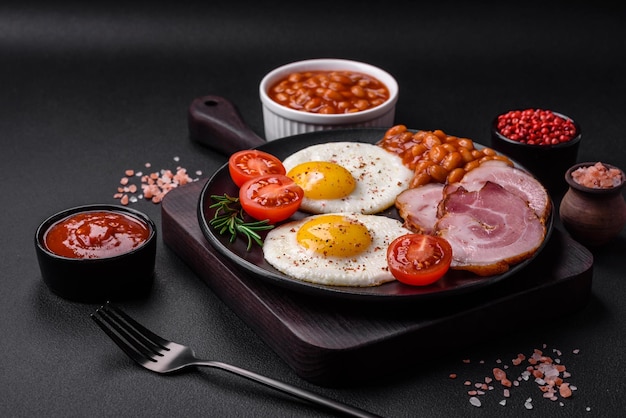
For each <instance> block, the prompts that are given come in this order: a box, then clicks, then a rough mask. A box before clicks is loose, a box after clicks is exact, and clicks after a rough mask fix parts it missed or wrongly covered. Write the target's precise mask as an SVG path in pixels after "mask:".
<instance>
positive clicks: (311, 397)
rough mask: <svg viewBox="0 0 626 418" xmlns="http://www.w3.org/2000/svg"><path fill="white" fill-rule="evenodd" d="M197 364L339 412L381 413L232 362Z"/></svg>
mask: <svg viewBox="0 0 626 418" xmlns="http://www.w3.org/2000/svg"><path fill="white" fill-rule="evenodd" d="M194 365H196V366H206V367H215V368H218V369H222V370H226V371H228V372H231V373H234V374H236V375H239V376H242V377H245V378H247V379H250V380H253V381H255V382H258V383H262V384H264V385H265V386H269V387H271V388H274V389H277V390H279V391H281V392H284V393H287V394H289V395H292V396H295V397H296V398H300V399H304V400H306V401H309V402H312V403H315V404H318V405H322V406H325V407H327V408H330V409H333V410H335V411H338V412H342V413H344V414H346V415H348V416H353V417H361V418H376V417H377V418H380V416H379V415H375V414H372V413H370V412H367V411H364V410H362V409H359V408H355V407H353V406H350V405H346V404H344V403H341V402H337V401H334V400H332V399H329V398H326V397H324V396H321V395H318V394H316V393H313V392H309V391H308V390H304V389H301V388H297V387H295V386H291V385H289V384H287V383H284V382H281V381H278V380H274V379H272V378H270V377H267V376H262V375H260V374H257V373H254V372H251V371H249V370H245V369H241V368H239V367H237V366H233V365H231V364H227V363H222V362H219V361H198V362H194Z"/></svg>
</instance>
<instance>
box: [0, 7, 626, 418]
mask: <svg viewBox="0 0 626 418" xmlns="http://www.w3.org/2000/svg"><path fill="white" fill-rule="evenodd" d="M203 3H205V4H204V5H202V4H201V3H200V2H195V3H187V2H171V3H170V4H167V5H165V4H163V5H161V4H159V3H156V2H155V3H152V2H151V3H147V2H146V3H145V4H143V3H141V4H140V3H134V4H131V5H123V3H122V2H107V3H104V2H102V3H100V2H75V3H70V2H40V3H32V2H28V1H26V2H19V3H18V4H16V5H11V2H10V3H9V4H6V2H3V4H2V5H0V80H1V81H2V87H1V92H0V141H1V144H2V147H1V149H0V161H1V163H2V173H3V179H2V181H0V195H2V199H3V202H4V203H3V209H2V213H3V215H2V221H1V222H2V228H1V232H2V233H1V234H0V243H1V248H2V257H1V258H0V260H1V261H0V271H1V272H2V273H1V274H0V389H1V394H0V415H2V416H23V417H27V416H55V417H56V416H58V417H61V416H63V417H68V416H74V417H84V416H187V417H190V416H272V417H278V416H285V417H286V416H324V415H325V414H327V412H326V411H323V410H321V409H320V408H317V407H311V406H310V405H307V404H305V403H303V402H300V401H297V400H294V399H292V398H290V397H288V396H285V395H282V394H279V393H276V392H273V391H271V390H270V389H266V388H264V387H260V386H257V385H255V384H253V383H251V382H248V381H245V380H243V379H239V378H236V377H234V376H231V375H228V374H225V373H223V372H219V371H213V370H208V369H201V370H198V371H192V372H189V373H184V374H177V375H174V376H168V377H164V376H160V375H157V374H153V373H151V372H148V371H145V370H143V369H141V368H139V367H138V366H136V365H135V364H134V363H132V362H131V360H129V359H128V358H127V357H126V356H125V355H124V354H123V353H122V352H121V350H119V349H118V348H117V347H116V346H115V345H114V344H113V343H112V342H111V341H110V340H108V338H107V337H106V336H105V335H104V334H103V333H102V331H101V330H100V329H98V328H97V326H96V325H95V324H94V323H93V321H92V320H91V319H90V317H89V314H90V313H92V312H93V311H94V310H95V309H96V308H97V306H98V305H96V304H86V303H77V302H70V301H67V300H64V299H62V298H59V297H58V296H56V295H54V294H52V293H51V292H50V291H49V290H48V288H47V287H46V286H45V284H44V283H43V281H42V279H41V274H40V271H39V267H38V264H37V260H36V256H35V250H34V245H33V237H34V233H35V229H36V228H37V226H38V224H39V223H40V222H41V221H42V220H43V219H45V218H46V217H48V216H49V215H52V214H53V213H55V212H57V211H60V210H63V209H65V208H69V207H73V206H77V205H82V204H90V203H118V201H117V200H116V199H115V198H114V197H113V195H114V193H115V192H116V189H117V186H118V184H119V181H120V178H121V177H123V175H124V171H125V170H126V169H134V170H138V171H144V172H148V171H150V170H152V171H157V170H159V169H161V168H164V169H175V168H176V167H177V166H182V167H185V168H186V169H187V170H188V172H189V173H190V175H191V176H192V177H197V178H199V181H201V180H202V179H206V178H208V177H209V176H210V175H211V174H212V173H213V172H214V171H215V170H216V169H218V168H219V167H220V166H222V165H223V164H224V163H225V162H226V156H224V155H220V154H218V153H217V152H214V151H212V150H210V149H208V148H205V147H203V146H202V145H200V144H197V143H195V142H193V141H191V140H190V139H189V135H188V130H187V110H188V106H189V104H190V103H191V102H192V101H193V99H195V98H197V97H201V96H204V95H209V94H211V95H219V96H223V97H225V98H227V99H229V100H230V101H232V102H233V103H234V104H235V105H236V106H237V107H238V109H239V111H240V113H241V114H242V116H243V118H244V120H245V121H246V123H247V124H248V125H249V126H250V127H251V128H252V129H253V130H254V131H255V132H256V133H258V134H259V135H260V136H263V135H264V133H263V120H262V114H261V104H260V101H259V98H258V84H259V82H260V80H261V78H262V77H263V75H264V74H265V73H266V72H268V71H269V70H271V69H272V68H274V67H276V66H279V65H282V64H285V63H288V62H291V61H296V60H300V59H307V58H320V57H339V58H348V59H356V60H360V61H365V62H369V63H371V64H374V65H377V66H380V67H383V68H385V69H386V70H388V71H389V72H390V73H392V74H393V75H394V76H395V77H396V78H397V80H398V83H399V85H400V90H401V93H400V99H399V101H398V105H397V113H396V123H401V124H405V125H407V126H408V127H410V128H413V129H425V130H433V129H442V130H444V131H445V132H446V133H449V134H453V135H458V136H465V137H469V138H472V139H474V140H475V141H477V142H480V143H486V142H488V140H489V137H488V135H489V124H490V122H491V120H492V118H493V117H494V116H495V115H496V114H498V113H500V112H502V111H505V110H509V109H516V108H528V107H541V108H548V109H552V110H558V111H559V112H561V113H564V114H567V115H570V116H572V117H574V118H575V119H577V121H578V122H579V123H580V125H581V126H582V129H583V132H584V138H583V142H582V144H581V147H580V153H579V161H604V162H607V163H611V164H614V165H617V166H620V167H622V168H626V148H625V145H624V144H625V141H624V132H626V117H625V116H624V115H626V99H625V93H626V77H625V75H624V74H626V66H625V64H626V61H625V60H624V56H625V53H626V45H625V43H624V42H625V39H626V15H625V10H624V7H623V6H613V8H610V7H608V6H604V5H601V4H600V3H598V2H596V3H589V4H588V5H587V6H584V7H582V6H578V5H575V4H570V5H567V4H565V3H564V4H561V5H558V6H557V5H552V4H550V3H545V2H544V3H542V4H540V3H536V4H535V3H533V2H516V3H511V4H510V5H508V6H507V5H504V4H500V3H501V2H493V3H489V2H487V3H482V5H481V6H477V5H470V4H469V3H468V4H465V3H461V2H459V3H454V2H450V1H439V2H436V4H433V5H429V6H419V5H418V4H412V3H410V2H406V3H401V2H393V1H392V2H379V3H371V2H370V3H367V2H363V3H362V2H353V3H352V4H350V3H347V4H344V3H341V4H340V2H337V3H334V2H326V1H321V2H315V3H311V4H308V5H307V4H303V5H298V6H296V3H295V2H293V3H288V2H283V3H281V2H266V3H264V2H254V3H251V2H239V1H236V0H235V1H231V2H227V3H225V4H222V5H220V6H211V5H210V3H211V2H203ZM146 163H151V167H150V168H149V167H146V166H145V164H146ZM130 206H131V207H133V208H135V209H138V210H141V211H142V212H145V213H146V214H148V215H149V216H150V217H151V218H152V219H154V220H155V222H156V223H157V224H159V225H160V217H161V212H160V205H158V204H154V203H151V202H148V201H146V200H140V201H138V202H136V203H131V204H130ZM591 251H592V253H593V256H594V270H593V286H592V295H591V298H590V300H589V303H588V304H587V305H586V306H584V308H583V309H581V310H580V311H577V312H575V313H572V314H569V315H566V316H563V315H559V304H560V303H561V302H562V301H560V300H559V298H555V299H554V301H553V303H551V304H549V306H535V305H534V304H533V303H532V300H529V301H528V309H529V310H531V309H541V310H542V311H543V312H544V313H545V316H544V318H545V321H540V322H534V323H528V324H527V326H526V327H524V328H523V329H510V330H503V332H502V334H500V335H497V336H494V338H493V339H489V340H485V341H484V342H482V343H480V344H472V345H469V346H466V345H464V344H463V342H462V341H459V347H458V350H456V351H454V350H453V352H454V353H455V354H453V355H446V356H442V357H441V358H436V359H433V360H432V361H429V362H426V363H421V364H419V365H411V364H413V362H412V359H407V365H408V366H407V368H406V369H405V370H402V371H400V372H394V373H390V374H389V375H388V376H385V377H383V378H377V379H375V380H372V381H364V382H362V384H358V385H351V386H349V387H345V386H342V387H319V386H317V385H314V384H311V383H310V382H307V381H305V380H303V379H301V378H299V377H298V376H297V375H296V374H295V373H294V372H293V371H292V370H291V369H290V368H289V367H288V366H287V365H286V364H285V363H284V362H283V361H282V359H281V358H280V357H279V356H278V355H277V354H276V353H274V352H273V351H272V350H271V349H270V348H269V347H268V346H267V345H265V344H264V343H263V342H262V341H261V340H260V339H259V338H258V336H257V335H256V334H255V332H254V331H253V330H252V329H251V328H250V327H249V326H248V325H247V324H246V323H245V322H243V321H242V320H241V319H240V318H239V317H238V316H237V315H236V314H235V313H234V312H233V311H231V309H230V308H229V307H228V306H227V305H225V304H224V303H223V302H222V301H221V300H220V299H219V298H218V297H217V296H216V295H215V294H214V293H213V292H212V291H211V289H210V288H209V287H208V286H206V285H205V284H204V283H203V282H202V281H201V280H199V279H198V277H197V276H196V275H195V274H194V272H193V271H192V270H191V269H190V268H189V267H188V266H187V265H186V264H185V263H184V262H182V261H181V259H180V258H178V257H177V256H176V255H175V253H174V252H173V251H172V250H171V249H170V248H168V247H166V246H165V245H164V244H163V242H162V241H159V245H158V251H157V259H156V277H155V286H154V289H153V290H152V292H151V293H150V294H149V295H148V296H147V297H146V298H142V299H140V300H133V301H128V302H123V303H120V306H121V307H122V308H124V309H125V310H126V311H127V312H129V313H131V314H133V316H135V317H137V318H138V319H140V320H141V321H142V322H144V323H145V324H147V325H149V326H150V327H151V328H154V329H155V330H157V331H159V332H160V333H161V334H163V335H165V336H167V337H169V338H172V339H174V340H177V341H179V342H183V343H186V344H188V345H191V346H192V347H193V348H194V349H195V350H196V352H197V353H198V354H201V355H202V356H203V357H206V358H211V359H217V360H221V361H225V362H230V363H233V364H236V365H239V366H242V367H245V368H249V369H252V370H254V371H256V372H259V373H262V374H266V375H269V376H272V377H275V378H278V379H281V380H284V381H286V382H289V383H292V384H295V385H299V386H302V387H304V388H308V389H310V390H313V391H317V392H319V393H321V394H324V395H327V396H330V397H333V398H335V399H337V400H340V401H344V402H346V403H350V404H354V405H357V406H360V407H362V408H365V409H367V410H369V411H372V412H374V413H377V414H380V415H384V416H390V417H401V416H407V417H408V416H425V417H426V416H428V417H430V416H433V417H439V416H441V417H444V416H445V417H449V416H496V415H498V416H501V415H502V414H505V415H507V416H517V415H520V416H521V415H524V416H530V415H534V416H555V417H558V416H563V417H565V416H567V417H569V416H617V415H618V413H619V411H625V410H626V400H625V398H624V394H625V393H626V383H625V382H626V379H624V376H623V373H622V366H624V363H625V359H626V356H625V355H624V347H625V346H626V336H625V333H624V329H625V327H626V323H625V321H626V302H625V299H624V296H626V278H625V277H624V273H623V272H624V267H625V265H624V255H625V254H626V232H625V231H622V232H621V234H620V235H619V236H618V237H617V239H615V240H614V241H613V242H612V243H611V244H610V245H607V246H603V247H601V248H593V249H592V250H591ZM425 343H427V342H425ZM544 347H545V351H547V352H549V353H550V354H552V355H554V356H557V354H553V353H556V351H553V349H556V350H559V352H560V353H561V354H560V355H559V357H560V359H561V361H562V363H563V364H565V365H566V366H567V368H568V370H569V371H570V372H571V374H572V377H571V378H569V381H570V382H571V383H572V384H573V385H575V386H576V387H577V390H576V391H575V392H574V396H573V397H571V398H569V399H565V400H561V402H563V404H562V405H561V404H560V403H559V402H560V401H550V400H547V399H543V398H542V393H541V392H540V391H539V390H538V388H537V385H536V384H529V383H525V384H522V385H520V386H519V387H514V388H512V390H511V398H509V399H508V402H507V404H506V405H505V406H502V405H500V404H499V402H500V401H501V400H502V399H503V396H502V395H501V393H502V392H501V389H500V388H496V389H494V390H493V391H492V392H491V393H487V394H485V395H483V397H482V398H481V399H482V401H483V404H482V406H481V407H480V408H478V407H475V406H472V405H471V404H470V402H469V396H468V394H467V391H468V390H470V389H471V388H468V387H466V386H464V385H463V383H462V381H463V380H464V379H469V380H471V381H472V382H475V381H478V380H481V379H483V377H484V376H487V375H490V374H491V370H492V368H493V367H494V365H495V364H499V363H498V360H499V359H501V360H502V361H503V362H504V361H509V360H510V359H512V358H514V357H516V356H517V354H518V353H525V354H529V353H532V351H533V349H535V348H540V349H542V348H544ZM463 359H471V362H470V363H469V364H466V363H464V362H463ZM384 360H385V359H384V358H372V359H371V361H372V362H377V361H384ZM363 367H368V365H367V364H363ZM450 373H457V374H458V375H459V378H458V379H455V380H453V379H450V377H449V375H450ZM528 398H532V405H533V410H527V409H526V407H525V406H524V403H525V401H526V399H528ZM328 416H332V415H331V414H329V415H328Z"/></svg>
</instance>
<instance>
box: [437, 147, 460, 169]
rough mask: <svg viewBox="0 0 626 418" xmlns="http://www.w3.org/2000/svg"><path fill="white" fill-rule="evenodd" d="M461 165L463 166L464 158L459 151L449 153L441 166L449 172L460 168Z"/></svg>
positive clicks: (442, 160)
mask: <svg viewBox="0 0 626 418" xmlns="http://www.w3.org/2000/svg"><path fill="white" fill-rule="evenodd" d="M461 164H463V157H461V153H460V152H458V151H453V152H449V153H448V154H446V155H445V157H443V158H442V159H441V166H442V167H443V168H445V169H446V171H448V172H450V171H452V170H454V169H455V168H459V167H460V166H461Z"/></svg>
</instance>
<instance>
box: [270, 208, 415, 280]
mask: <svg viewBox="0 0 626 418" xmlns="http://www.w3.org/2000/svg"><path fill="white" fill-rule="evenodd" d="M409 232H410V231H409V230H407V229H406V228H404V227H403V226H402V223H401V222H400V221H398V220H396V219H392V218H388V217H385V216H377V215H363V214H360V213H331V214H322V215H313V216H309V217H307V218H303V219H300V220H297V221H291V222H288V223H285V224H282V225H280V226H277V227H276V228H274V229H272V230H271V231H269V233H268V234H267V237H266V238H265V240H264V242H263V255H264V257H265V259H266V260H267V262H268V263H269V264H271V265H272V266H273V267H274V268H275V269H276V270H278V271H280V272H281V273H283V274H285V275H287V276H289V277H292V278H295V279H298V280H302V281H306V282H312V283H317V284H323V285H333V286H355V287H369V286H378V285H380V284H383V283H386V282H390V281H393V280H395V279H394V277H393V276H392V274H391V273H390V272H389V269H388V267H387V247H388V246H389V244H390V243H391V241H393V240H394V239H395V238H397V237H399V236H402V235H405V234H408V233H409Z"/></svg>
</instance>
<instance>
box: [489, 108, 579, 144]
mask: <svg viewBox="0 0 626 418" xmlns="http://www.w3.org/2000/svg"><path fill="white" fill-rule="evenodd" d="M496 127H497V130H498V132H499V133H500V134H501V135H503V136H505V137H506V138H508V139H511V140H513V141H518V142H522V143H525V144H529V145H557V144H561V143H564V142H567V141H569V140H571V139H572V138H574V137H575V136H576V134H577V132H576V126H575V125H574V122H572V121H571V120H570V119H566V118H563V117H561V116H559V115H557V114H555V113H554V112H552V111H550V110H543V109H526V110H512V111H510V112H507V113H505V114H502V115H499V116H498V121H497V125H496Z"/></svg>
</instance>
